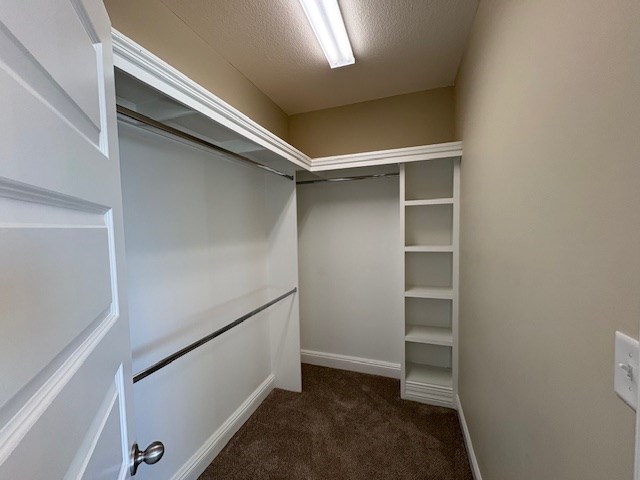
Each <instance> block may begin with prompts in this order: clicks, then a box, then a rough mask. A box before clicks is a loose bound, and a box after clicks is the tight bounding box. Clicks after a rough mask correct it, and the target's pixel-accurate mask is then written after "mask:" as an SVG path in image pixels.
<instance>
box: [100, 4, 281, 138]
mask: <svg viewBox="0 0 640 480" xmlns="http://www.w3.org/2000/svg"><path fill="white" fill-rule="evenodd" d="M105 5H106V7H107V11H108V12H109V16H110V17H111V23H112V25H113V26H114V27H115V28H116V29H117V30H119V31H120V32H122V33H124V34H125V35H127V36H128V37H129V38H131V39H133V40H134V41H136V42H137V43H139V44H140V45H142V46H143V47H145V48H146V49H147V50H149V51H151V52H153V53H154V54H155V55H157V56H158V57H160V58H162V59H163V60H164V61H165V62H167V63H169V64H170V65H171V66H173V67H175V68H177V69H178V70H180V71H181V72H183V73H184V74H186V75H188V76H189V77H190V78H192V79H193V80H194V81H196V82H198V83H199V84H200V85H202V86H203V87H205V88H207V89H208V90H210V91H211V92H213V93H214V94H215V95H217V96H218V97H220V98H222V99H223V100H224V101H226V102H227V103H229V104H231V105H233V106H234V107H235V108H237V109H238V110H240V111H241V112H242V113H244V114H245V115H247V116H249V117H250V118H251V119H253V120H254V121H256V122H257V123H259V124H260V125H262V126H263V127H265V128H266V129H267V130H270V131H271V132H273V133H274V134H276V135H278V136H279V137H280V138H282V139H284V140H287V138H288V131H287V127H288V125H287V115H286V114H285V113H284V112H283V111H282V109H281V108H280V107H278V106H277V105H276V104H275V103H273V101H272V100H271V99H269V97H267V96H266V95H265V94H264V93H262V91H260V90H259V89H258V88H257V87H256V86H255V85H254V84H253V83H251V82H250V81H249V80H248V79H247V78H246V77H245V76H244V75H242V74H241V73H240V72H239V71H238V70H236V69H235V68H234V67H233V66H232V65H231V64H230V63H228V62H227V61H226V60H225V59H224V58H223V57H222V56H220V55H219V54H218V53H217V52H216V51H215V50H214V49H213V48H212V47H211V46H210V45H209V44H207V43H206V42H205V41H204V40H202V39H201V38H200V37H199V36H198V35H196V34H195V33H194V32H193V31H192V30H191V29H190V28H189V27H187V25H185V23H184V22H182V20H180V19H179V18H178V17H176V16H175V15H174V14H173V13H172V12H171V11H170V10H169V9H168V8H167V7H166V6H165V5H164V4H163V3H162V2H161V1H160V0H105Z"/></svg>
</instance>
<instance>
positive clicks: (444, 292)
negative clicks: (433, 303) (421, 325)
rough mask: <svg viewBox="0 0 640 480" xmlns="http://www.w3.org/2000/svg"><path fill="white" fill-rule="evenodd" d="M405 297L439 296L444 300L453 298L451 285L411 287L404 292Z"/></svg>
mask: <svg viewBox="0 0 640 480" xmlns="http://www.w3.org/2000/svg"><path fill="white" fill-rule="evenodd" d="M404 296H405V297H413V298H439V299H443V300H451V299H453V288H451V287H410V288H407V290H406V291H405V292H404Z"/></svg>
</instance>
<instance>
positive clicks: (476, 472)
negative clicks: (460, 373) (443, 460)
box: [456, 395, 482, 480]
mask: <svg viewBox="0 0 640 480" xmlns="http://www.w3.org/2000/svg"><path fill="white" fill-rule="evenodd" d="M456 406H457V407H458V419H459V420H460V426H461V427H462V436H463V437H464V444H465V446H466V447H467V456H468V457H469V463H470V465H471V473H473V479H474V480H482V475H481V473H480V467H479V466H478V459H477V458H476V453H475V451H474V450H473V443H471V435H470V433H469V427H468V426H467V420H466V419H465V417H464V411H463V410H462V403H461V402H460V395H456Z"/></svg>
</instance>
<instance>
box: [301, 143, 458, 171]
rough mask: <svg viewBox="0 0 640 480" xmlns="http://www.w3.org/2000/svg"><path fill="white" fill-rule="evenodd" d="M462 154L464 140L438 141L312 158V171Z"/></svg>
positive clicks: (406, 161)
mask: <svg viewBox="0 0 640 480" xmlns="http://www.w3.org/2000/svg"><path fill="white" fill-rule="evenodd" d="M461 156H462V142H448V143H436V144H433V145H420V146H417V147H405V148H394V149H391V150H377V151H375V152H362V153H352V154H348V155H335V156H331V157H318V158H314V159H313V160H312V164H311V171H312V172H319V171H323V170H334V169H337V168H354V167H370V166H375V165H387V164H390V163H408V162H420V161H423V160H435V159H437V158H450V157H461Z"/></svg>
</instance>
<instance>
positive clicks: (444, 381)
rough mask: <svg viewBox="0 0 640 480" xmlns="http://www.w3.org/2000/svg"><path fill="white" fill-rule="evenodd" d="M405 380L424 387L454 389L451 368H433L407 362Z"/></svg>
mask: <svg viewBox="0 0 640 480" xmlns="http://www.w3.org/2000/svg"><path fill="white" fill-rule="evenodd" d="M405 380H406V381H407V382H414V383H419V384H422V385H438V386H440V387H446V388H452V387H453V380H452V378H451V369H450V368H443V367H433V366H430V365H422V364H420V363H411V362H407V373H406V377H405Z"/></svg>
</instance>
